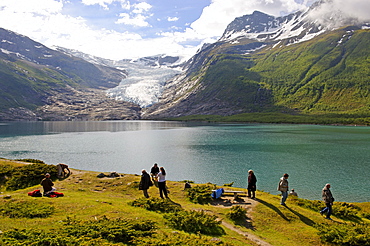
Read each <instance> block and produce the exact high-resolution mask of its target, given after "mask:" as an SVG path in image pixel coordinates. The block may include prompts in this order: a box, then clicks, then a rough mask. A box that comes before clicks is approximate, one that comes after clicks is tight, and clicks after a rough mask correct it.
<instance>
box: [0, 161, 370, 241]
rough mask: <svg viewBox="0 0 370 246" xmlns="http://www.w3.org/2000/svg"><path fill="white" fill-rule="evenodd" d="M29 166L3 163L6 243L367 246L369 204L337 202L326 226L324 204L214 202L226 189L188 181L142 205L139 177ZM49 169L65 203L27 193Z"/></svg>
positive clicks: (0, 204) (0, 203) (263, 199)
mask: <svg viewBox="0 0 370 246" xmlns="http://www.w3.org/2000/svg"><path fill="white" fill-rule="evenodd" d="M26 161H27V163H25V160H22V162H21V161H11V160H6V159H0V191H1V192H2V193H1V196H0V219H1V223H0V244H1V245H257V244H256V242H255V241H253V240H251V238H253V237H257V238H259V239H260V240H261V241H260V242H263V243H264V244H262V245H300V246H305V245H307V246H308V245H369V243H370V231H369V229H368V228H369V223H370V221H369V219H370V203H343V202H335V205H334V216H333V219H334V220H333V221H328V220H325V219H324V217H322V216H321V215H320V214H319V212H318V210H319V209H320V208H321V207H322V206H323V203H322V202H321V201H311V200H306V199H300V198H289V199H288V206H287V207H284V206H280V205H279V196H276V195H273V194H268V193H266V192H262V191H257V200H251V199H248V198H246V197H240V199H236V200H235V203H234V202H233V200H234V199H233V198H232V197H228V196H225V197H222V199H217V200H212V199H211V197H210V192H211V190H212V189H214V188H215V187H217V188H219V187H222V186H216V185H215V184H204V185H202V184H192V188H190V189H184V182H181V181H168V184H167V185H168V187H169V190H170V194H169V195H170V199H160V198H159V194H158V190H157V189H156V187H155V186H153V187H151V188H150V189H149V195H150V196H151V198H149V199H145V198H144V197H143V194H142V192H141V191H139V189H138V184H139V181H140V176H139V175H133V174H123V175H120V176H119V177H103V178H98V177H97V176H98V174H99V173H96V172H92V171H81V170H75V169H72V174H71V175H70V176H69V177H66V178H65V179H57V178H56V167H55V166H54V165H47V164H45V163H43V162H41V161H37V160H26ZM29 161H32V163H29ZM46 170H47V171H48V172H49V173H51V176H52V178H53V179H54V184H55V187H56V188H57V191H58V192H62V193H64V197H59V198H48V197H31V196H28V195H27V193H28V192H30V191H33V190H35V189H42V188H41V187H40V185H39V182H40V180H41V179H42V178H43V175H44V173H43V172H45V171H46ZM26 176H27V177H28V179H24V177H26ZM13 179H14V180H13ZM15 180H16V181H17V182H15ZM23 180H27V182H25V183H24V184H25V187H23V185H22V184H23ZM32 180H33V181H32ZM9 183H18V184H19V186H14V185H12V186H9ZM229 189H230V187H229ZM232 189H235V190H241V188H235V187H233V188H232ZM253 204H255V205H253ZM246 235H247V236H246ZM248 235H249V236H248Z"/></svg>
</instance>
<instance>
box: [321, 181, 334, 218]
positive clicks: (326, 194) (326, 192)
mask: <svg viewBox="0 0 370 246" xmlns="http://www.w3.org/2000/svg"><path fill="white" fill-rule="evenodd" d="M330 187H331V186H330V184H326V185H325V186H324V188H323V189H322V199H323V200H324V202H325V205H326V207H325V208H324V209H323V210H321V211H320V214H321V215H323V214H324V213H326V219H328V220H331V218H330V215H331V213H332V206H333V202H334V197H333V195H332V194H331V191H330Z"/></svg>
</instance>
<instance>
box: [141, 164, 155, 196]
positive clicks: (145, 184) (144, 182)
mask: <svg viewBox="0 0 370 246" xmlns="http://www.w3.org/2000/svg"><path fill="white" fill-rule="evenodd" d="M152 185H153V183H152V181H151V180H150V176H149V174H148V173H147V172H146V170H144V169H143V170H141V180H140V184H139V190H142V191H143V193H144V196H145V197H146V198H149V194H148V189H149V187H150V186H152Z"/></svg>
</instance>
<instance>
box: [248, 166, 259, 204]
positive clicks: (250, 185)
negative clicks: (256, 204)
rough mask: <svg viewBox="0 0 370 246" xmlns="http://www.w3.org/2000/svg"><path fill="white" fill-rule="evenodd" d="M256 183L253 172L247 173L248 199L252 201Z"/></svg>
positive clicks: (254, 196) (254, 195)
mask: <svg viewBox="0 0 370 246" xmlns="http://www.w3.org/2000/svg"><path fill="white" fill-rule="evenodd" d="M256 183H257V178H256V176H255V175H254V172H253V170H249V171H248V188H247V189H248V197H251V198H252V199H254V198H256Z"/></svg>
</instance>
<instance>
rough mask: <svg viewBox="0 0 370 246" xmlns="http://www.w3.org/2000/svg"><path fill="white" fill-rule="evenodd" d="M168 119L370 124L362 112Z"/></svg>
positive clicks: (207, 116)
mask: <svg viewBox="0 0 370 246" xmlns="http://www.w3.org/2000/svg"><path fill="white" fill-rule="evenodd" d="M167 120H183V121H209V122H253V123H291V124H323V125H370V116H369V115H366V114H364V115H362V114H358V115H355V114H294V115H292V114H287V113H286V114H285V113H244V114H237V115H232V116H220V115H191V116H183V117H177V118H171V119H167Z"/></svg>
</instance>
